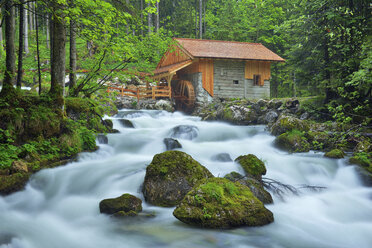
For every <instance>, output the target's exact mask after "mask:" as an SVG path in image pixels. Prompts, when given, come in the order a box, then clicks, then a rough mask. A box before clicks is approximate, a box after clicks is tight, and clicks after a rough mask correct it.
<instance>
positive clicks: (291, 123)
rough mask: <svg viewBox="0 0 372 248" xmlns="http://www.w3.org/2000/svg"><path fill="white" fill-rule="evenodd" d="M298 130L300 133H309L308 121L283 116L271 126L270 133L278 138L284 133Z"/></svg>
mask: <svg viewBox="0 0 372 248" xmlns="http://www.w3.org/2000/svg"><path fill="white" fill-rule="evenodd" d="M292 129H297V130H299V131H309V129H310V128H309V125H308V124H307V123H306V121H303V120H300V119H298V118H296V117H293V116H289V115H281V116H280V117H279V118H278V120H277V121H276V122H275V123H274V124H273V125H272V126H271V128H270V131H271V133H272V134H273V135H275V136H277V135H280V134H282V133H285V132H288V131H291V130H292Z"/></svg>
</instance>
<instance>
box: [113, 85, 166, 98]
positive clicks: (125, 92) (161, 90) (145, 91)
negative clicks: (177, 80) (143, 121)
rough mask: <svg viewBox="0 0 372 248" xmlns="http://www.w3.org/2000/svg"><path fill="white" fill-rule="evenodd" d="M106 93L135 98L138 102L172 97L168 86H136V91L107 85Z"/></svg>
mask: <svg viewBox="0 0 372 248" xmlns="http://www.w3.org/2000/svg"><path fill="white" fill-rule="evenodd" d="M107 92H119V95H121V96H129V97H136V98H137V100H138V101H139V100H140V99H145V98H152V99H156V98H158V97H168V98H169V99H170V98H171V97H172V93H171V89H170V87H168V86H152V87H149V88H147V87H145V86H138V87H137V88H136V89H134V88H133V89H126V88H124V86H115V85H109V86H108V87H107Z"/></svg>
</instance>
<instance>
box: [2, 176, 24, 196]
mask: <svg viewBox="0 0 372 248" xmlns="http://www.w3.org/2000/svg"><path fill="white" fill-rule="evenodd" d="M29 177H30V173H14V174H11V175H0V195H8V194H11V193H13V192H16V191H19V190H22V189H23V188H24V187H25V185H26V183H27V181H28V179H29Z"/></svg>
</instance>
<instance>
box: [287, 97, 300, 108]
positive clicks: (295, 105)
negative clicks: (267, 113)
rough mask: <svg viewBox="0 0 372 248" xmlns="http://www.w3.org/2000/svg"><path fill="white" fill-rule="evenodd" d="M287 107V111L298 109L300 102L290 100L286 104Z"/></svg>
mask: <svg viewBox="0 0 372 248" xmlns="http://www.w3.org/2000/svg"><path fill="white" fill-rule="evenodd" d="M285 106H286V107H287V109H298V108H299V106H300V102H299V101H298V100H297V99H294V100H288V101H287V102H286V103H285Z"/></svg>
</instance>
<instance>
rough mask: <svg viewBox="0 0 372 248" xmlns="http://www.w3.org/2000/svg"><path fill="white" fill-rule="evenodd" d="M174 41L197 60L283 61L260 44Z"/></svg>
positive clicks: (190, 40)
mask: <svg viewBox="0 0 372 248" xmlns="http://www.w3.org/2000/svg"><path fill="white" fill-rule="evenodd" d="M175 40H176V41H177V42H178V43H179V44H180V45H181V46H182V47H183V48H184V49H185V50H187V51H188V52H189V53H190V54H191V55H192V56H193V57H197V58H220V59H243V60H266V61H280V62H284V61H285V60H284V59H283V58H281V57H280V56H279V55H277V54H275V53H274V52H272V51H271V50H269V49H268V48H266V47H265V46H264V45H262V44H260V43H247V42H236V41H219V40H195V39H185V38H175Z"/></svg>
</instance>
